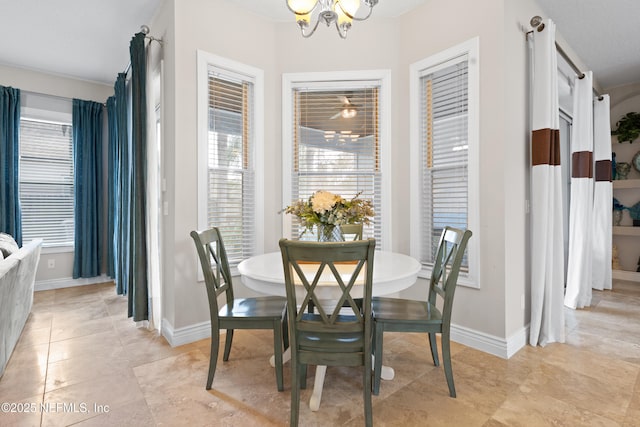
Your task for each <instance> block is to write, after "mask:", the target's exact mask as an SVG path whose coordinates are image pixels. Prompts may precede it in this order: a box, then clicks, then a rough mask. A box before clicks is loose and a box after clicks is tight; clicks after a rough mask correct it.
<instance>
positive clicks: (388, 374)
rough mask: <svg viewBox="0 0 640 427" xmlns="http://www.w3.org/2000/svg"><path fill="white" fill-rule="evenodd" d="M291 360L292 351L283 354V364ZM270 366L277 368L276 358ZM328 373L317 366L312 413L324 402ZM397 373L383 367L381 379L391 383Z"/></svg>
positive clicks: (287, 350)
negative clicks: (323, 392)
mask: <svg viewBox="0 0 640 427" xmlns="http://www.w3.org/2000/svg"><path fill="white" fill-rule="evenodd" d="M289 360H291V350H290V349H286V350H285V352H284V353H283V354H282V363H283V364H284V363H287V362H288V361H289ZM374 362H375V357H374V356H373V355H371V366H372V367H373V365H374ZM269 364H270V365H271V367H272V368H274V367H275V366H276V358H275V356H271V358H270V359H269ZM326 373H327V367H326V366H324V365H318V366H316V378H315V380H314V382H313V393H312V394H311V398H310V399H309V409H311V410H312V411H317V410H318V409H319V408H320V401H321V400H322V387H323V386H324V376H325V374H326ZM395 375H396V374H395V371H394V370H393V368H392V367H390V366H385V365H382V371H381V373H380V378H382V379H383V380H387V381H390V380H392V379H393V378H394V377H395Z"/></svg>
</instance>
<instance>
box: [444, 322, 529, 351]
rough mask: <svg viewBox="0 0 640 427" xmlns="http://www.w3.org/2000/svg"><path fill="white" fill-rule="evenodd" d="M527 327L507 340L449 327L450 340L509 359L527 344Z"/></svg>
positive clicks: (461, 328) (461, 327)
mask: <svg viewBox="0 0 640 427" xmlns="http://www.w3.org/2000/svg"><path fill="white" fill-rule="evenodd" d="M528 330H529V327H528V326H525V327H523V328H522V329H520V330H519V331H518V332H516V333H515V334H513V335H511V336H510V337H508V338H507V339H504V338H500V337H496V336H494V335H489V334H485V333H484V332H479V331H476V330H473V329H469V328H465V327H463V326H458V325H453V324H452V325H451V340H452V341H455V342H457V343H460V344H464V345H466V346H468V347H471V348H475V349H476V350H480V351H483V352H485V353H489V354H493V355H494V356H498V357H500V358H502V359H509V358H510V357H511V356H513V355H514V354H516V353H517V352H518V351H519V350H520V349H521V348H522V347H524V346H525V345H526V344H527V336H528V335H529V334H528Z"/></svg>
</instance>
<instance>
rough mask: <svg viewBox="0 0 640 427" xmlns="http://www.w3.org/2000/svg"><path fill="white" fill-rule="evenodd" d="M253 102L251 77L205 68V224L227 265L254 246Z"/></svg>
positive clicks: (247, 255)
mask: <svg viewBox="0 0 640 427" xmlns="http://www.w3.org/2000/svg"><path fill="white" fill-rule="evenodd" d="M253 104H254V103H253V83H252V82H249V81H245V80H243V79H242V78H241V77H239V76H235V75H232V74H226V73H225V74H221V73H218V72H214V71H209V76H208V131H207V196H208V198H207V200H208V202H207V225H208V227H218V228H219V229H220V232H221V233H222V236H223V239H224V243H225V248H226V251H227V256H228V258H229V263H230V264H231V265H236V264H237V263H239V262H240V261H241V260H243V259H245V258H247V257H249V256H251V255H252V252H253V249H252V248H253V239H254V236H255V230H254V220H253V216H254V214H255V206H254V200H255V197H254V196H255V195H254V179H255V178H254V159H253V158H252V153H253V150H252V149H251V144H252V140H253V107H252V106H253Z"/></svg>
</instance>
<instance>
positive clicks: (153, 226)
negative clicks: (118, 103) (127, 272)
mask: <svg viewBox="0 0 640 427" xmlns="http://www.w3.org/2000/svg"><path fill="white" fill-rule="evenodd" d="M161 47H162V46H161V44H160V43H159V42H155V43H154V42H153V41H151V42H150V43H149V44H148V45H147V75H146V78H147V200H146V201H147V218H146V224H147V253H148V264H147V268H148V278H149V329H150V330H157V331H158V333H161V332H162V331H161V329H162V280H161V276H160V255H161V254H160V243H161V242H160V230H161V226H162V216H161V215H162V210H161V206H160V204H161V188H160V153H161V150H160V145H159V144H158V141H159V134H158V132H157V130H158V123H159V120H158V119H159V113H160V110H159V107H160V98H161V88H162V67H161V64H162V61H161V56H162V55H161Z"/></svg>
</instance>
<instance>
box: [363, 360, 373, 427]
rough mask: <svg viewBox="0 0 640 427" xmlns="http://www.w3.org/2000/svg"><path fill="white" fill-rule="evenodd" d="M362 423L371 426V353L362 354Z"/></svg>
mask: <svg viewBox="0 0 640 427" xmlns="http://www.w3.org/2000/svg"><path fill="white" fill-rule="evenodd" d="M363 368H364V369H363V371H364V372H363V375H364V378H363V380H364V396H363V397H364V423H365V425H366V426H367V427H372V426H373V409H372V404H371V388H372V384H371V355H368V354H366V355H365V356H364V367H363Z"/></svg>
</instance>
